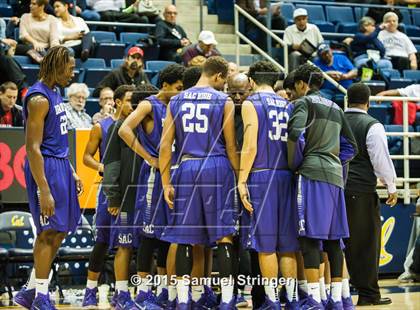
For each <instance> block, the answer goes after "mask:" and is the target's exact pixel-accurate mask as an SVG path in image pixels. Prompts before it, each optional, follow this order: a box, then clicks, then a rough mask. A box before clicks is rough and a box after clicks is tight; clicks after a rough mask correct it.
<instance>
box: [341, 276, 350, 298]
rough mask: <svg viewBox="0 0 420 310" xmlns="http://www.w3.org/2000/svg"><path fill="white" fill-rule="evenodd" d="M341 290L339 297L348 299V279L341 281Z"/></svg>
mask: <svg viewBox="0 0 420 310" xmlns="http://www.w3.org/2000/svg"><path fill="white" fill-rule="evenodd" d="M341 283H342V285H343V288H342V291H341V297H343V298H349V297H350V283H349V279H343V280H342V281H341Z"/></svg>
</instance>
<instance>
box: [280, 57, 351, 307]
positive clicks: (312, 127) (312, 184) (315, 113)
mask: <svg viewBox="0 0 420 310" xmlns="http://www.w3.org/2000/svg"><path fill="white" fill-rule="evenodd" d="M322 83H323V77H322V75H321V71H320V70H319V69H318V68H317V67H314V66H312V65H309V64H305V65H302V66H300V67H298V68H297V69H296V70H295V72H294V84H295V87H294V88H295V91H296V95H297V97H298V98H299V99H298V100H296V101H295V102H294V105H295V109H294V111H293V114H292V116H291V118H290V120H289V123H288V134H289V135H288V140H287V143H288V162H289V167H290V169H291V170H293V171H296V172H297V174H298V175H299V176H298V189H297V191H298V193H297V211H298V218H299V222H298V224H299V237H300V238H299V241H300V247H301V251H302V256H303V261H304V266H305V274H306V277H307V280H308V295H309V296H308V298H307V299H306V301H305V304H304V309H309V308H310V309H324V306H323V304H322V303H321V296H320V285H319V266H320V254H319V251H320V248H321V247H320V242H322V246H323V250H324V251H325V252H327V254H328V259H329V262H330V272H331V282H332V283H331V298H330V300H329V301H328V304H327V308H328V309H343V304H342V296H341V295H342V271H343V253H342V250H341V247H340V240H341V239H342V238H347V237H348V236H349V230H348V225H347V216H346V206H345V200H344V191H343V186H344V175H343V166H345V165H346V164H347V163H348V162H349V161H350V160H351V159H352V158H353V156H354V155H355V154H356V153H357V144H356V141H355V138H354V136H353V134H352V132H351V129H350V126H349V125H348V123H347V122H346V120H345V118H344V113H343V111H342V110H341V108H340V107H339V106H337V104H335V103H334V102H332V101H330V100H328V99H325V98H323V97H321V96H320V94H319V91H317V89H319V88H320V86H321V85H322Z"/></svg>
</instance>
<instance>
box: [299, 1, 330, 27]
mask: <svg viewBox="0 0 420 310" xmlns="http://www.w3.org/2000/svg"><path fill="white" fill-rule="evenodd" d="M296 8H302V9H305V10H306V11H308V18H309V21H310V22H311V23H314V22H315V21H326V19H325V14H324V8H323V7H322V5H313V4H297V5H296Z"/></svg>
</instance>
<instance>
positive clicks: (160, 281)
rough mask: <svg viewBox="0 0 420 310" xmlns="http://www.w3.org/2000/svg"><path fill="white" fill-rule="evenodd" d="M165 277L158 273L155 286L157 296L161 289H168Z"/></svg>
mask: <svg viewBox="0 0 420 310" xmlns="http://www.w3.org/2000/svg"><path fill="white" fill-rule="evenodd" d="M166 280H167V277H166V276H161V275H158V286H157V287H156V296H159V295H160V293H162V291H163V289H164V288H166V289H168V285H167V284H166Z"/></svg>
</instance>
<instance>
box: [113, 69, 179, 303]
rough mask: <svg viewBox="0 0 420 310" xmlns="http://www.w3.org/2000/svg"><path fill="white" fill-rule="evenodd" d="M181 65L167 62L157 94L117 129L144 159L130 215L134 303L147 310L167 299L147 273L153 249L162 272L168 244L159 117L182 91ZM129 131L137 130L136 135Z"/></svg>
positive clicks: (164, 290)
mask: <svg viewBox="0 0 420 310" xmlns="http://www.w3.org/2000/svg"><path fill="white" fill-rule="evenodd" d="M184 70H185V69H184V67H183V66H181V65H178V64H173V65H169V66H168V67H166V68H165V69H163V70H162V71H161V72H160V73H159V84H160V85H161V89H160V91H159V93H158V94H157V95H152V96H149V97H147V98H146V99H144V100H143V101H141V102H140V103H139V105H138V106H137V109H136V110H135V111H134V112H133V113H132V114H131V115H130V116H129V117H128V118H127V119H126V120H125V121H124V123H123V124H122V125H121V127H120V129H119V135H120V137H121V138H122V139H123V140H124V142H125V143H126V144H127V145H129V146H130V147H131V149H132V150H133V151H134V152H136V153H137V154H138V155H139V156H141V157H142V158H143V159H144V161H143V164H142V167H141V169H140V174H139V181H138V188H137V197H136V211H135V217H134V226H135V231H134V234H135V235H138V238H139V239H140V240H139V249H138V252H137V261H138V263H139V264H138V272H140V274H139V275H140V277H141V279H142V280H141V284H140V286H139V293H138V295H137V298H136V303H137V304H138V305H139V306H140V307H146V308H147V309H150V310H153V309H161V306H164V305H165V304H166V302H167V300H168V292H167V288H166V287H164V286H163V285H162V284H163V283H156V284H157V285H158V290H159V292H157V297H156V296H154V294H153V293H152V291H151V287H150V286H148V282H150V281H148V279H147V276H148V275H149V274H150V272H151V270H150V268H151V266H152V259H153V252H154V250H155V249H156V248H157V250H158V258H157V262H158V264H157V268H158V274H159V275H161V276H162V277H161V278H160V281H161V282H164V281H166V280H165V278H163V276H164V275H166V257H167V254H168V248H169V243H168V242H166V241H161V240H160V237H161V235H162V233H163V229H164V228H165V227H166V226H167V224H168V220H169V209H168V207H167V206H166V203H165V200H164V198H163V192H162V181H161V178H160V172H159V166H158V156H159V147H160V139H161V137H162V129H163V120H164V118H165V116H166V107H167V105H168V103H169V101H170V100H171V97H173V96H175V95H177V94H178V93H179V92H180V91H181V90H182V88H183V87H182V75H183V73H184ZM133 130H137V136H138V138H137V137H136V135H135V134H134V132H133Z"/></svg>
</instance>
